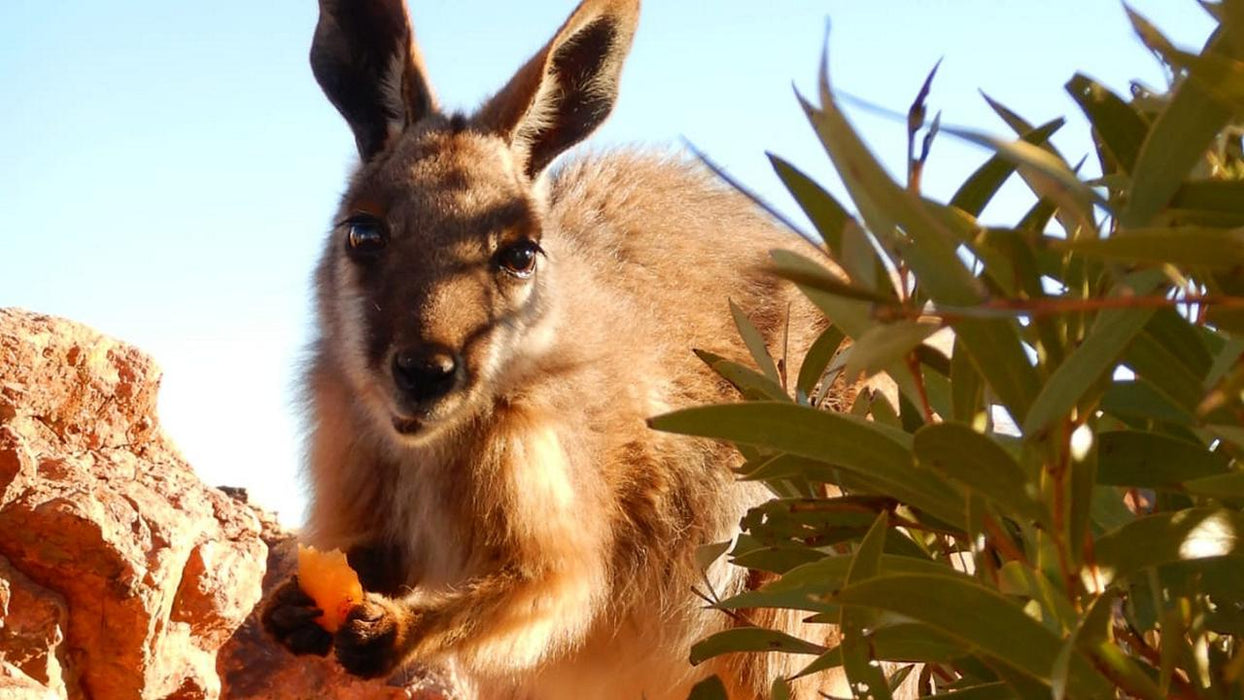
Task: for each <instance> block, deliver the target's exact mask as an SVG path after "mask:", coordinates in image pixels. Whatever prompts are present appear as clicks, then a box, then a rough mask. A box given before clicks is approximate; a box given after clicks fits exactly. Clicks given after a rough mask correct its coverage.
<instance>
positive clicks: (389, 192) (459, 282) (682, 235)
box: [272, 0, 843, 698]
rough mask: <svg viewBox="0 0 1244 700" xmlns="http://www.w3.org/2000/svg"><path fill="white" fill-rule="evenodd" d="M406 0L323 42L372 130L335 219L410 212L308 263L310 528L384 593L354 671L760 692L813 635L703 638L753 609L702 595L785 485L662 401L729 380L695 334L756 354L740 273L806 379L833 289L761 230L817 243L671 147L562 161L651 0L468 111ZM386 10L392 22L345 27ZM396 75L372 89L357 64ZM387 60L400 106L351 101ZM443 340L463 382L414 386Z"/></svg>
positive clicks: (601, 20) (345, 632)
mask: <svg viewBox="0 0 1244 700" xmlns="http://www.w3.org/2000/svg"><path fill="white" fill-rule="evenodd" d="M347 6H348V7H347ZM395 6H400V2H398V1H397V0H374V1H373V2H370V3H369V2H366V1H363V0H358V1H357V2H353V3H347V2H345V1H344V0H321V13H322V16H321V23H320V28H319V29H318V30H317V35H316V42H317V48H316V49H314V50H313V57H315V56H317V55H319V56H320V59H319V60H318V62H317V65H316V69H317V77H318V78H319V79H320V81H321V84H322V85H324V87H325V91H326V92H328V93H329V96H330V98H331V99H332V100H333V102H334V103H335V104H337V105H338V107H339V109H341V111H342V112H343V114H345V115H346V117H347V119H348V120H349V121H350V123H351V126H352V127H353V128H354V129H355V133H356V137H357V138H358V141H359V147H360V152H361V154H362V156H363V163H362V165H361V167H360V169H359V171H358V172H357V173H356V174H355V176H354V178H353V180H352V181H351V183H350V186H349V188H348V190H347V192H346V195H345V196H344V198H343V202H342V205H341V210H340V211H341V215H340V219H339V220H341V221H345V220H346V219H349V217H352V216H357V215H360V214H366V215H368V216H370V217H373V218H374V219H376V220H377V221H379V222H381V223H382V224H383V226H384V228H385V230H386V231H387V235H388V237H389V238H388V243H387V245H386V247H385V248H384V250H383V251H382V252H381V254H380V255H379V256H377V257H375V258H369V259H367V260H365V261H363V262H360V261H359V260H358V259H353V258H351V256H350V255H348V254H347V253H346V247H345V245H344V239H345V237H346V236H348V235H349V234H350V230H351V226H352V224H350V223H342V224H339V225H338V226H337V227H335V228H334V230H333V231H332V233H331V234H330V236H329V239H328V242H327V245H326V247H325V251H324V255H323V258H322V261H321V264H320V267H319V269H318V273H317V277H316V283H317V288H318V304H319V337H318V339H317V340H316V341H315V344H314V352H313V359H312V362H311V365H310V368H309V371H308V407H309V410H310V419H311V429H312V430H311V436H310V448H309V453H310V460H309V476H310V480H311V484H312V487H313V498H312V504H311V509H310V518H309V521H308V525H307V530H306V533H305V537H306V539H308V540H309V541H311V542H312V543H314V544H317V545H319V546H321V547H339V548H343V549H347V550H350V553H351V561H352V562H353V563H355V565H356V567H358V568H360V570H361V573H362V574H363V576H364V581H365V583H366V584H367V587H368V589H369V590H372V591H379V592H380V593H370V594H369V597H368V602H367V604H366V605H364V606H362V608H359V609H358V610H356V611H355V613H354V614H353V615H352V616H351V619H350V620H349V621H348V622H347V624H346V625H345V626H344V627H343V628H342V630H341V631H340V632H339V633H338V634H337V636H336V638H335V639H334V640H332V643H333V644H334V645H335V646H336V649H337V654H338V657H339V659H341V661H342V663H343V665H345V666H346V667H347V669H349V670H351V671H354V672H356V673H360V674H362V675H378V674H382V673H387V672H389V671H390V670H392V669H393V668H394V667H395V666H397V665H399V664H401V663H404V662H407V661H412V660H414V661H419V662H424V663H447V664H451V665H454V666H456V667H457V668H458V669H459V670H460V672H461V673H462V674H463V676H464V677H466V678H467V679H468V682H469V684H470V686H471V689H472V690H471V692H473V693H474V694H476V695H479V696H481V697H516V698H527V697H530V698H556V697H593V698H598V697H641V696H643V697H647V698H664V697H670V698H674V697H685V696H686V693H687V691H688V690H689V688H690V686H691V685H692V684H693V683H694V682H696V681H697V680H698V679H700V678H703V677H705V676H706V675H709V674H711V673H714V672H716V673H719V674H721V676H722V677H723V679H725V680H726V682H727V684H728V686H729V687H730V688H731V691H732V696H733V697H738V698H751V697H761V696H765V695H767V691H768V687H769V684H770V682H771V680H772V678H773V677H774V676H775V675H777V674H783V675H790V674H791V673H793V672H794V671H796V670H797V669H798V664H799V663H801V662H806V660H807V659H805V658H800V659H796V660H789V659H786V658H784V657H782V656H780V655H734V656H729V657H724V658H722V659H719V660H717V661H716V662H715V663H710V664H706V665H705V666H703V667H700V668H692V667H690V666H689V665H688V664H687V662H686V658H687V654H688V650H689V647H690V645H691V644H692V643H693V642H694V641H695V640H696V639H698V638H700V637H702V636H704V635H706V634H708V633H711V632H713V631H715V630H718V629H722V628H724V627H726V626H729V625H732V624H737V623H735V622H734V621H732V620H731V619H730V618H728V617H727V616H725V615H724V614H722V613H719V612H715V611H706V610H703V609H702V606H701V604H700V603H699V602H698V601H697V599H696V598H695V597H694V596H693V594H692V588H693V586H697V585H699V583H700V579H699V573H698V572H697V571H696V568H695V564H694V561H693V555H694V552H695V550H696V548H697V547H698V546H699V545H702V544H705V543H710V542H715V541H720V540H724V539H729V538H730V537H732V536H733V535H734V534H735V533H736V532H737V528H738V522H739V519H740V517H741V516H742V515H743V514H744V512H745V511H746V510H747V508H749V507H750V506H753V505H756V504H758V503H760V502H762V501H763V500H764V499H765V498H766V495H767V494H766V493H765V492H764V490H763V489H762V488H761V487H759V486H757V485H755V484H740V483H737V482H736V481H735V480H734V478H733V476H732V475H731V473H730V470H729V467H730V466H732V465H734V464H736V463H737V462H738V457H737V456H736V455H735V454H734V453H733V452H732V450H729V449H727V448H725V447H722V446H719V445H715V444H711V443H709V442H706V441H701V440H695V439H690V438H685V437H679V436H674V435H668V434H663V433H657V432H653V431H650V430H649V429H647V428H646V426H645V419H646V418H648V417H650V416H653V415H656V414H660V413H663V412H666V411H669V410H671V409H674V408H680V407H687V406H695V405H700V404H705V403H710V402H719V401H722V400H730V399H732V398H735V396H734V395H733V393H732V392H731V391H730V390H729V389H728V387H726V386H725V385H724V384H723V382H722V381H721V380H720V379H719V378H717V377H716V376H715V375H713V373H712V372H710V371H709V370H708V369H707V368H706V367H705V366H704V365H703V363H702V362H700V361H699V360H698V359H697V358H696V357H695V356H694V355H693V354H692V352H691V351H692V349H693V348H702V349H706V350H710V351H712V352H716V353H719V354H722V355H726V356H728V357H732V358H736V359H742V358H745V357H747V354H746V351H745V349H744V348H743V346H742V345H741V343H740V341H739V340H738V336H737V333H736V331H735V329H734V327H733V322H732V320H731V318H730V314H729V311H728V307H727V299H733V300H734V301H735V302H736V303H738V304H739V305H740V306H741V307H742V308H743V309H744V310H745V311H746V313H747V314H748V315H749V316H750V317H751V319H752V321H753V322H754V323H755V324H756V325H757V326H758V327H759V328H760V330H761V331H762V332H763V333H764V335H765V337H766V338H767V339H768V341H769V346H770V348H771V350H773V351H774V352H775V353H780V352H781V349H782V347H781V343H782V339H783V333H784V330H785V328H786V326H787V324H788V322H789V330H790V337H789V351H790V352H789V358H788V359H789V364H788V366H787V372H788V374H789V375H790V376H791V377H793V376H796V374H797V372H798V369H799V368H798V359H799V358H801V357H802V356H803V354H804V352H805V351H806V349H807V347H808V345H809V344H810V342H811V340H812V339H813V337H814V334H815V332H816V330H817V327H818V321H817V316H816V314H815V313H814V312H813V311H812V309H811V308H810V307H809V305H808V304H807V303H806V302H805V301H804V300H802V299H801V298H800V297H799V295H798V294H796V293H794V292H793V291H792V290H791V289H790V288H788V286H786V285H783V284H779V283H778V282H776V281H775V280H774V279H773V278H771V277H770V276H767V275H766V274H764V273H763V272H761V271H760V267H761V265H762V264H763V263H764V261H765V259H766V253H767V251H768V250H769V249H771V248H775V247H787V248H789V247H799V246H801V245H805V244H803V243H801V241H799V240H798V239H797V238H796V237H794V236H791V235H789V234H786V233H782V232H779V231H778V230H776V228H775V226H774V225H773V223H772V222H771V221H770V220H769V219H767V218H766V217H764V216H762V215H760V214H759V213H758V212H757V211H756V210H755V209H754V207H753V206H752V205H751V204H750V203H749V202H748V201H747V200H746V199H745V198H743V197H741V196H740V195H738V194H737V193H735V192H733V191H731V190H730V189H728V188H727V187H724V186H723V185H721V184H720V183H718V182H717V181H715V180H714V179H713V178H712V177H711V176H710V175H708V174H707V173H705V172H704V171H703V169H701V168H700V167H699V166H697V165H695V164H693V163H690V162H688V161H686V160H685V159H683V158H680V157H676V156H670V155H654V154H644V153H637V152H632V151H617V152H609V153H599V154H594V155H587V156H581V157H578V158H575V159H574V160H571V161H568V162H566V163H565V164H564V165H562V166H561V167H560V168H559V169H557V170H555V171H554V172H552V173H546V172H545V170H546V167H545V166H547V165H548V163H549V162H551V161H552V159H553V158H555V157H556V156H557V155H558V154H559V153H560V152H561V151H563V150H565V149H566V148H568V147H569V146H570V145H573V143H575V142H577V141H578V140H580V139H582V138H583V137H585V136H586V135H587V134H588V133H590V132H591V131H592V130H593V129H594V128H595V127H596V126H597V125H598V124H599V123H600V121H602V120H603V119H604V117H605V116H606V115H607V114H608V111H609V109H610V108H611V107H612V103H613V99H614V97H615V96H616V90H617V77H618V72H619V71H620V65H621V61H622V58H623V57H624V56H625V53H626V51H627V49H628V48H629V43H630V36H631V34H632V33H633V30H634V27H635V22H636V17H637V14H638V9H639V8H638V2H637V0H585V1H584V2H583V3H582V4H581V5H580V7H579V8H578V9H577V10H576V11H575V13H574V14H573V15H572V16H571V18H570V20H568V21H567V23H566V25H565V26H563V27H562V29H561V30H560V31H559V32H558V33H557V35H556V36H555V37H554V39H553V41H551V42H550V44H549V45H548V46H546V47H545V48H544V49H542V50H541V51H540V52H538V53H537V54H536V56H535V57H534V58H533V59H532V60H531V61H530V62H529V63H528V64H527V65H526V66H524V67H523V68H522V69H521V70H520V71H519V73H518V75H517V76H516V77H515V78H514V80H512V81H511V82H510V84H509V85H508V86H507V87H506V88H505V89H503V90H502V91H501V92H500V93H499V94H498V96H497V97H495V98H493V100H492V101H490V102H489V103H487V104H486V105H485V106H484V107H483V108H481V110H480V111H479V112H478V113H477V115H476V116H474V117H472V118H469V119H465V120H464V119H461V118H454V119H450V118H446V117H445V116H443V115H441V114H439V113H438V112H436V110H435V106H434V102H433V100H432V98H431V91H430V90H429V89H428V88H427V86H426V81H425V79H424V77H423V75H422V71H421V63H420V61H419V60H418V58H417V54H416V53H414V51H415V49H414V48H413V44H412V43H411V37H410V32H409V25H408V23H407V20H406V19H405V13H404V12H402V13H401V14H400V15H399V14H397V13H396V10H395ZM360 7H363V8H367V7H372V9H370V10H362V9H359V8H360ZM376 7H379V8H380V9H375V8H376ZM352 12H354V13H363V14H364V15H366V17H367V18H368V21H367V22H364V21H361V20H350V19H348V18H343V17H342V15H349V14H350V13H352ZM377 17H380V18H388V20H387V21H388V22H389V25H386V26H389V30H387V31H382V32H378V33H377V32H375V31H373V34H374V36H349V35H348V34H349V32H346V31H344V30H342V29H341V28H342V27H359V26H364V27H365V26H374V25H377V24H381V25H383V24H384V23H383V22H382V21H380V20H377V19H376V18H377ZM368 22H370V25H369V24H368ZM356 41H370V42H372V44H371V45H370V47H369V48H368V51H369V52H371V55H379V56H387V57H388V58H387V59H386V61H382V62H381V63H380V64H378V65H380V66H381V69H377V68H376V65H373V64H368V65H367V66H363V67H361V68H360V67H358V66H351V65H349V64H348V58H341V57H343V56H345V57H348V56H350V55H352V54H351V53H350V51H349V50H348V48H349V47H350V46H351V45H352V44H351V42H356ZM325 47H327V48H325ZM325 51H330V52H331V53H332V56H333V57H335V58H333V60H329V59H325V58H323V54H324V52H325ZM356 53H357V52H356ZM343 61H344V62H346V63H345V65H342V63H343ZM385 71H388V72H385ZM412 71H413V72H415V73H417V74H415V75H412V74H411V73H412ZM326 72H331V75H330V74H325V73H326ZM377 73H378V74H379V77H378V78H377V79H378V80H380V81H382V83H383V84H382V85H380V86H379V87H377V86H367V85H363V86H359V85H353V84H352V83H351V81H358V80H361V79H362V78H360V77H359V76H369V75H374V74H377ZM394 85H400V86H404V87H403V89H402V92H403V94H404V95H406V96H405V97H404V98H403V99H404V102H403V104H402V109H403V110H405V116H404V117H403V118H401V119H394V115H393V114H392V111H393V110H392V109H391V108H389V107H391V105H389V107H386V108H385V109H388V111H385V109H380V108H377V110H373V111H372V112H368V110H367V109H365V108H363V107H361V106H360V105H362V104H363V103H364V102H365V99H366V98H368V97H369V96H370V97H375V96H376V95H387V96H388V98H392V96H393V95H392V91H391V90H389V91H388V92H386V88H385V86H390V87H391V86H394ZM342 105H348V106H349V108H346V107H342ZM351 110H353V112H352V111H351ZM360 115H362V116H360ZM398 123H400V126H394V124H398ZM377 134H380V136H377ZM517 241H534V242H536V243H538V245H539V246H540V248H542V249H543V251H544V254H543V255H542V256H538V257H537V262H536V269H535V274H534V275H532V276H531V277H530V278H529V279H519V278H517V277H516V276H515V275H512V274H510V273H507V272H505V271H504V270H501V269H499V268H498V266H497V264H496V262H495V261H496V260H497V256H498V255H499V253H498V251H500V250H503V249H505V248H506V247H507V246H511V245H514V244H515V243H516V242H517ZM431 346H435V347H440V348H447V349H448V350H449V351H452V352H453V353H456V355H455V356H456V357H458V358H459V366H460V367H461V368H462V376H463V379H462V380H461V382H460V383H459V384H457V385H455V387H454V388H453V389H452V390H451V391H449V392H448V393H447V394H446V395H445V396H443V397H438V398H436V399H435V400H434V401H431V402H430V403H427V404H420V405H419V406H417V407H414V408H412V407H411V405H410V404H409V401H407V400H406V398H405V397H404V396H403V395H402V393H401V391H400V390H399V389H396V388H395V387H394V380H393V378H392V376H390V374H391V372H390V367H391V365H392V362H393V357H394V353H396V352H398V351H399V350H400V349H401V348H403V347H420V348H422V347H431ZM395 420H396V422H395ZM399 428H400V430H399ZM711 577H712V578H713V579H714V580H713V584H714V586H715V587H716V589H717V590H718V592H719V593H721V594H723V595H727V594H730V593H732V592H738V591H741V590H743V588H744V587H746V586H747V585H748V575H747V572H746V571H744V570H742V569H735V568H732V567H728V566H727V565H725V564H724V562H719V563H718V564H716V565H715V566H714V568H713V570H712V572H711ZM291 585H292V586H296V582H295V583H293V584H291ZM381 593H383V594H384V595H382V594H381ZM756 614H757V615H758V616H759V619H758V620H757V621H758V622H761V623H764V624H769V625H774V626H778V627H780V628H784V629H787V630H790V631H795V632H797V633H798V634H802V635H805V636H807V635H809V634H815V633H817V630H824V629H825V628H824V627H823V626H816V627H808V628H806V629H797V628H799V627H800V623H799V621H798V617H799V615H798V614H797V613H775V612H771V611H770V612H767V613H766V612H763V611H759V612H757V613H756ZM272 617H273V618H274V619H277V618H280V617H281V616H280V615H274V616H272ZM273 627H278V628H279V627H280V624H279V623H276V624H274V625H273ZM304 632H305V629H304ZM279 633H280V634H289V631H288V630H285V631H284V632H279ZM822 633H823V632H822ZM283 639H286V640H287V644H289V645H290V646H291V648H298V647H299V646H300V644H299V643H297V642H292V641H288V640H289V639H291V637H283ZM325 643H327V641H325ZM301 646H302V650H316V651H321V652H322V651H323V649H322V648H321V647H317V646H316V645H315V644H302V645H301ZM829 680H836V679H822V681H821V682H820V687H822V688H824V689H827V690H829V689H832V690H835V691H837V692H839V693H841V692H843V688H842V686H841V685H838V686H832V687H831V685H827V684H826V683H827V681H829ZM813 682H816V681H813ZM799 691H800V692H801V693H805V694H809V696H813V695H812V694H813V691H814V687H813V685H812V684H810V683H805V684H802V685H800V686H799Z"/></svg>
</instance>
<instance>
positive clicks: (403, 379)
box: [393, 346, 463, 411]
mask: <svg viewBox="0 0 1244 700" xmlns="http://www.w3.org/2000/svg"><path fill="white" fill-rule="evenodd" d="M462 365H463V363H462V358H461V357H459V356H458V355H457V353H454V352H451V351H450V350H449V349H448V348H442V347H438V346H419V347H411V348H406V349H404V350H399V351H398V352H396V353H394V355H393V383H394V385H395V386H396V387H397V389H398V391H399V392H401V394H402V396H403V398H404V399H405V401H406V403H408V404H409V406H410V408H413V409H415V410H416V411H418V410H420V409H426V408H429V407H430V406H431V405H432V404H434V403H436V402H437V401H438V400H440V399H441V398H443V397H445V396H446V395H447V394H449V393H450V392H451V391H453V390H454V389H455V388H457V387H458V386H459V385H460V384H461V383H462V378H463V369H462Z"/></svg>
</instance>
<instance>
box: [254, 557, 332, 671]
mask: <svg viewBox="0 0 1244 700" xmlns="http://www.w3.org/2000/svg"><path fill="white" fill-rule="evenodd" d="M321 614H323V611H321V610H320V609H319V608H318V607H316V605H315V601H313V600H311V597H310V596H308V595H307V594H306V593H305V592H303V590H302V589H301V588H299V587H298V577H297V576H293V577H290V579H289V580H288V581H286V582H285V583H284V584H282V585H281V586H280V587H279V588H277V590H276V591H275V592H274V593H273V594H272V597H271V598H270V599H269V601H268V604H267V606H266V607H264V610H263V614H262V615H260V622H261V623H262V624H263V628H264V630H266V631H267V632H268V634H270V635H272V636H273V637H275V638H276V640H277V641H278V642H280V644H281V645H282V646H284V647H285V648H286V649H289V650H290V651H291V652H293V653H295V654H315V655H317V656H324V655H326V654H327V653H328V651H329V649H331V648H332V645H333V636H332V635H331V634H329V633H328V632H327V631H325V630H324V628H322V627H320V626H319V625H317V624H316V623H315V619H316V618H317V617H319V616H320V615H321Z"/></svg>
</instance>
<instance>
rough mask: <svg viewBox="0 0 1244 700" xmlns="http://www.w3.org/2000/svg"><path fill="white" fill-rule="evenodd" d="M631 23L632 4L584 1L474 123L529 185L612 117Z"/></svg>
mask: <svg viewBox="0 0 1244 700" xmlns="http://www.w3.org/2000/svg"><path fill="white" fill-rule="evenodd" d="M638 22H639V0H583V2H582V3H580V4H579V7H578V8H577V9H575V11H574V13H573V14H571V15H570V19H568V20H566V23H565V24H564V25H562V28H561V29H560V30H558V32H557V35H556V36H554V37H553V40H552V41H550V42H549V43H548V45H547V46H545V47H544V48H543V49H541V50H540V52H539V53H537V54H536V55H535V56H534V57H532V59H531V60H530V61H528V62H527V65H525V66H523V67H522V68H521V69H519V71H518V73H517V74H515V76H514V77H513V78H512V79H511V80H510V82H509V84H507V85H506V86H505V87H504V88H502V89H501V91H500V92H499V93H497V94H496V95H495V96H494V97H493V98H492V99H491V100H489V101H488V102H487V103H486V104H485V105H484V106H483V107H482V108H481V109H480V111H479V114H477V115H476V117H475V122H476V123H477V124H479V125H480V126H482V127H484V128H486V129H488V130H491V131H493V132H495V133H498V134H500V135H501V136H502V137H503V138H505V139H506V140H507V141H509V142H510V145H511V146H512V147H513V149H514V151H515V153H516V154H517V155H518V157H519V159H520V161H521V162H523V164H524V168H525V170H526V173H527V175H528V177H531V178H533V179H534V178H535V177H536V176H538V175H539V174H540V172H541V171H542V170H544V168H545V167H547V166H548V165H549V163H551V162H552V161H553V159H554V158H556V157H557V156H558V155H560V154H561V152H562V151H565V150H566V149H567V148H570V147H571V146H573V145H575V144H576V143H578V142H579V141H582V140H583V139H584V138H585V137H587V135H588V134H590V133H592V131H594V130H595V129H596V127H598V126H600V124H601V122H603V121H604V120H605V117H607V116H609V112H610V111H612V110H613V104H614V102H615V101H616V100H617V96H618V79H619V77H620V76H621V74H622V60H623V59H624V58H626V54H627V52H628V51H630V48H631V39H632V37H633V36H634V35H635V26H636V24H637V23H638Z"/></svg>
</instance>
